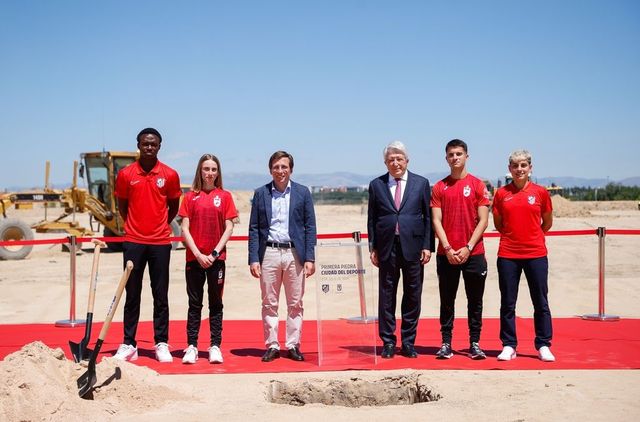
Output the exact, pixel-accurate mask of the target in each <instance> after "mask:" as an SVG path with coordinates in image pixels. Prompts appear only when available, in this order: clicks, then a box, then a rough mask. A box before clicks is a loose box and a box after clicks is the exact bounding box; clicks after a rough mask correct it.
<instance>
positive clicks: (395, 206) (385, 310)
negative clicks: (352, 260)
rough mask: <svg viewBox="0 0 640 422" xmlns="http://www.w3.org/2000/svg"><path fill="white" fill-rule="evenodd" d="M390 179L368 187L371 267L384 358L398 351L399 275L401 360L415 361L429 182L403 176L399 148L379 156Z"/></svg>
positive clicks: (429, 234)
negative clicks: (373, 268) (375, 281)
mask: <svg viewBox="0 0 640 422" xmlns="http://www.w3.org/2000/svg"><path fill="white" fill-rule="evenodd" d="M383 157H384V162H385V165H386V166H387V170H388V173H386V174H384V175H382V176H380V177H377V178H376V179H374V180H372V181H371V183H370V184H369V212H368V218H367V232H368V236H369V250H370V253H371V262H372V263H373V265H375V266H376V267H378V289H379V293H378V319H379V325H378V326H379V335H380V339H381V340H382V343H383V347H382V354H381V355H382V357H383V358H385V359H389V358H392V357H393V356H394V354H395V347H396V341H397V338H396V335H395V330H396V315H395V313H396V293H397V291H398V283H399V280H400V273H401V272H402V304H401V312H402V325H401V326H400V333H401V340H402V348H401V353H402V355H404V356H406V357H410V358H415V357H417V356H418V354H417V353H416V351H415V347H414V344H415V339H416V331H417V328H418V320H419V318H420V299H421V296H422V281H423V279H424V265H425V264H426V263H427V262H429V260H430V259H431V252H432V251H433V247H434V243H435V242H434V235H433V230H432V229H431V214H430V213H431V211H430V208H429V203H430V201H431V188H430V186H429V181H428V180H427V179H425V178H424V177H422V176H419V175H417V174H414V173H411V172H410V171H408V170H407V165H408V164H409V155H408V154H407V149H406V147H405V146H404V144H403V143H402V142H398V141H395V142H392V143H390V144H389V145H387V147H386V148H385V149H384V151H383Z"/></svg>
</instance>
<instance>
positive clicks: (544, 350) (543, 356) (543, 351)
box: [538, 346, 556, 362]
mask: <svg viewBox="0 0 640 422" xmlns="http://www.w3.org/2000/svg"><path fill="white" fill-rule="evenodd" d="M538 356H540V360H541V361H543V362H555V360H556V357H555V356H553V353H551V349H549V348H548V347H547V346H542V347H541V348H540V349H539V350H538Z"/></svg>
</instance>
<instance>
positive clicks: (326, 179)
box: [224, 172, 640, 190]
mask: <svg viewBox="0 0 640 422" xmlns="http://www.w3.org/2000/svg"><path fill="white" fill-rule="evenodd" d="M448 174H449V173H426V174H423V176H424V177H426V178H427V179H429V181H430V182H431V183H432V184H434V183H435V182H437V181H438V180H440V179H442V178H444V177H446V176H447V175H448ZM377 176H379V174H376V175H362V174H356V173H349V172H337V173H324V174H294V176H293V180H295V181H296V182H298V183H302V184H303V185H307V186H327V187H338V186H368V185H369V182H370V181H371V180H372V179H373V178H375V177H377ZM483 178H484V179H489V180H491V183H493V184H494V185H497V184H498V180H499V178H498V177H492V178H489V177H483ZM534 181H535V182H536V183H538V184H541V185H545V186H548V185H551V184H552V183H555V184H556V185H557V186H562V187H592V188H601V187H604V186H606V185H607V183H612V182H613V183H619V184H621V185H625V186H640V176H639V177H629V178H626V179H622V180H610V179H607V178H593V179H587V178H580V177H571V176H564V177H563V176H561V177H539V178H535V179H534ZM267 182H269V175H265V174H257V173H236V174H231V173H227V174H225V175H224V186H225V188H226V189H231V190H253V189H255V188H257V187H258V186H260V185H263V184H265V183H267ZM502 183H504V178H502Z"/></svg>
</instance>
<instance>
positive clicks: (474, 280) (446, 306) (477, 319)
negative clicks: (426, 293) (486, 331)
mask: <svg viewBox="0 0 640 422" xmlns="http://www.w3.org/2000/svg"><path fill="white" fill-rule="evenodd" d="M436 262H437V268H438V287H439V290H440V332H441V333H442V342H443V343H449V344H451V338H452V331H453V321H454V319H455V303H456V294H457V293H458V286H459V284H460V273H462V278H463V279H464V290H465V292H466V294H467V321H468V324H469V342H470V343H477V342H479V341H480V331H481V330H482V296H483V295H484V284H485V280H486V279H487V260H486V259H485V257H484V255H472V256H470V257H469V259H468V260H467V262H465V263H464V264H460V265H453V264H451V263H449V260H447V257H446V256H444V255H438V257H437V258H436Z"/></svg>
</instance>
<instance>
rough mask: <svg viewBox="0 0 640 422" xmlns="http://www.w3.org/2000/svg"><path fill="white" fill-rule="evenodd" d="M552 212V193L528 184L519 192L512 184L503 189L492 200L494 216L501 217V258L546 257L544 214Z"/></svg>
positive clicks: (499, 252)
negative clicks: (542, 225)
mask: <svg viewBox="0 0 640 422" xmlns="http://www.w3.org/2000/svg"><path fill="white" fill-rule="evenodd" d="M551 211H552V205H551V196H549V192H547V190H546V189H545V188H544V187H542V186H540V185H536V184H535V183H531V182H529V184H528V185H527V186H525V188H524V189H522V190H520V191H519V190H518V189H517V188H516V187H515V186H514V185H513V183H509V184H508V185H506V186H503V187H501V188H500V189H498V191H497V192H496V196H495V197H494V198H493V213H494V214H496V215H499V216H501V217H502V231H501V233H500V234H501V236H500V246H499V247H498V256H499V257H501V258H511V259H530V258H542V257H543V256H547V246H546V244H545V239H544V232H543V231H542V227H541V224H542V214H546V213H548V212H551Z"/></svg>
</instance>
